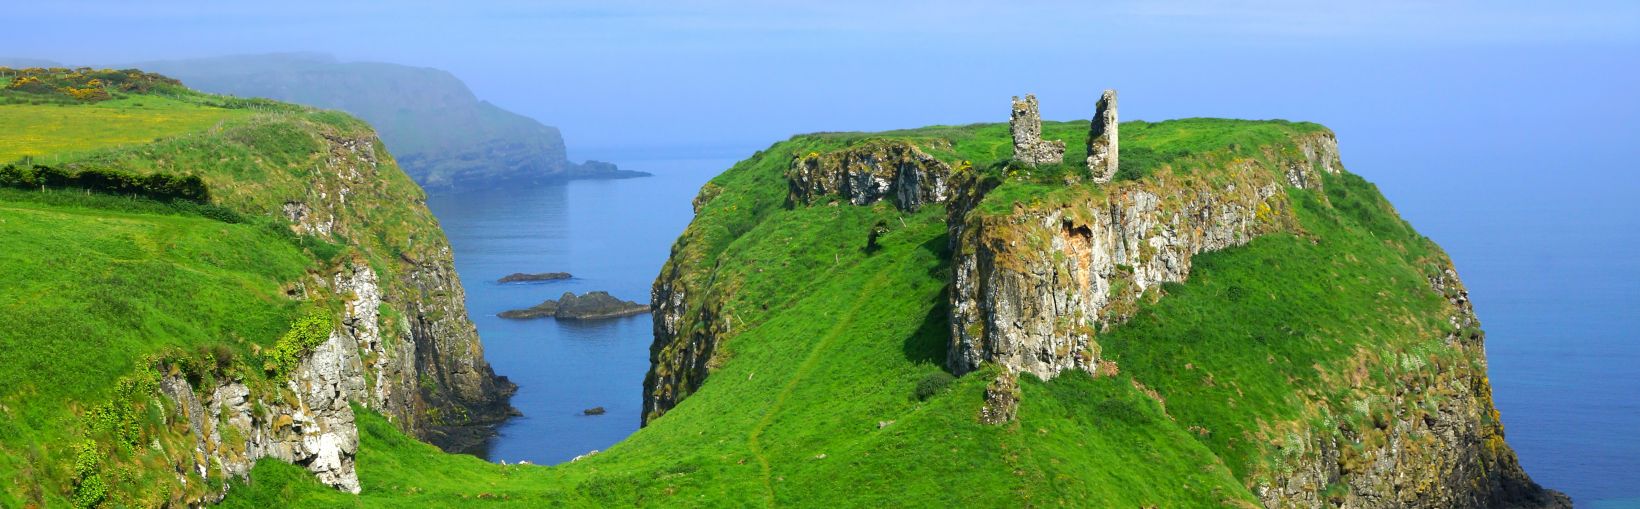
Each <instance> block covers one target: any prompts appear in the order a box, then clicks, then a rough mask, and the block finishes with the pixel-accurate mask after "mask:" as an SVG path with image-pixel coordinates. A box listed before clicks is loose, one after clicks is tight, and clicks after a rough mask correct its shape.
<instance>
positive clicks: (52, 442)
mask: <svg viewBox="0 0 1640 509" xmlns="http://www.w3.org/2000/svg"><path fill="white" fill-rule="evenodd" d="M23 99H26V98H21V99H20V98H19V96H18V94H17V93H16V92H15V91H0V153H5V154H8V155H7V156H6V157H7V158H8V159H15V157H14V156H18V154H28V155H33V156H40V157H36V159H35V160H34V161H31V162H38V163H49V164H52V165H53V166H55V167H59V168H63V169H66V170H68V171H76V170H78V169H86V168H96V169H104V168H106V169H109V170H112V171H118V172H123V173H128V174H132V175H147V174H152V173H165V174H171V175H197V176H199V177H201V178H202V179H203V180H204V181H205V183H206V185H207V187H209V188H210V191H211V196H212V198H211V202H210V203H194V202H189V201H180V200H179V201H169V202H167V201H157V200H153V199H147V198H142V197H137V196H127V195H115V194H101V193H98V192H93V191H90V190H86V189H44V190H41V189H10V188H7V189H0V289H4V290H3V292H0V321H3V322H4V323H5V324H6V327H4V330H0V359H4V360H5V361H4V362H0V473H3V474H4V475H0V507H24V506H29V505H32V504H44V505H46V506H52V507H55V506H64V505H71V504H78V503H80V502H85V501H89V500H96V499H99V498H100V499H102V501H103V503H104V505H106V506H137V507H142V506H156V505H161V504H167V503H170V504H175V503H178V502H179V501H180V500H183V499H184V498H185V497H199V496H202V495H203V494H204V493H206V492H207V491H208V490H213V489H216V488H217V487H219V486H220V485H221V483H222V482H223V480H222V479H220V476H216V477H210V478H204V477H201V476H200V475H199V474H197V473H194V472H189V473H187V477H186V479H185V480H183V481H179V480H178V479H179V477H178V475H177V474H176V473H175V472H174V470H175V469H176V468H177V467H175V466H174V465H176V464H177V462H185V461H188V460H187V456H185V455H184V453H181V451H192V450H193V447H194V445H193V442H192V438H191V435H189V434H188V432H187V430H186V429H185V427H184V425H182V424H178V423H177V422H176V419H172V418H169V417H167V415H168V414H169V413H170V412H171V411H172V409H169V408H167V405H168V404H167V403H163V402H161V400H160V399H158V398H157V397H156V396H157V392H156V390H157V389H156V387H155V385H154V384H155V381H156V380H157V379H158V377H159V376H161V375H178V376H184V377H186V378H187V379H188V380H189V381H190V382H191V383H192V384H193V385H194V386H196V387H208V386H211V385H213V384H214V383H215V381H214V380H215V379H219V378H223V377H230V378H234V379H240V380H242V381H243V382H245V383H246V384H247V385H249V386H251V387H252V389H253V390H258V391H264V392H272V389H271V387H272V386H273V385H274V384H275V383H276V382H277V380H276V378H277V377H278V376H279V375H280V373H279V372H280V371H282V370H284V369H288V366H289V365H290V364H291V361H292V359H293V358H294V356H296V355H300V354H301V353H302V352H303V351H305V350H306V349H309V348H311V347H312V345H313V344H314V343H315V342H316V341H318V340H320V339H322V337H324V336H325V335H327V334H328V332H329V330H330V328H331V327H332V326H333V325H334V317H335V316H336V315H337V313H339V309H338V307H339V306H340V305H341V304H340V303H339V302H336V300H337V299H335V298H331V297H326V296H325V292H323V291H313V290H314V289H313V288H308V286H309V285H311V284H312V283H311V279H310V278H311V277H314V276H316V275H319V274H324V273H328V272H330V271H333V270H335V268H336V267H338V266H339V265H340V264H344V263H348V264H352V263H364V264H369V265H371V266H373V267H375V268H376V272H377V273H378V275H379V276H380V277H381V279H382V284H383V287H384V290H386V291H388V292H391V293H393V294H396V295H414V293H412V292H411V290H409V288H408V287H409V286H410V283H409V282H408V281H405V280H404V279H403V278H402V277H401V270H402V269H401V267H404V266H405V265H406V264H405V263H403V262H400V259H401V257H408V258H413V259H417V260H424V261H429V262H433V261H438V260H441V259H447V257H448V254H447V252H446V251H443V250H441V246H444V244H443V236H442V232H439V231H438V230H437V223H436V221H434V219H433V218H432V216H431V214H430V213H428V212H427V210H426V209H425V208H424V207H421V206H420V205H419V204H420V203H421V200H422V199H423V198H424V194H423V193H422V192H421V190H420V189H419V188H417V187H416V186H415V184H414V183H412V182H411V181H410V180H409V178H408V177H407V176H405V175H404V174H403V173H402V172H399V171H398V170H397V168H396V166H395V165H394V163H393V160H392V159H391V157H390V156H389V155H388V154H387V152H386V151H385V149H383V148H382V147H381V144H380V143H378V142H375V140H374V134H373V132H372V131H371V130H370V127H369V126H368V125H366V124H364V123H363V122H360V121H358V120H356V119H353V118H351V117H348V116H346V115H345V114H340V113H336V112H328V111H318V110H312V109H308V108H303V107H298V106H293V105H286V104H280V103H272V102H268V101H261V100H241V99H233V98H225V97H218V96H211V95H205V94H198V93H194V92H191V91H187V90H182V89H176V88H174V87H172V88H164V89H162V90H156V91H155V92H154V93H119V94H117V95H116V98H115V99H113V100H107V101H101V102H91V103H82V102H74V101H71V100H68V99H64V100H61V101H57V102H51V103H49V104H34V103H33V102H31V101H25V100H23ZM330 140H344V142H345V143H346V144H348V146H351V147H352V148H346V147H344V148H342V149H340V151H341V152H344V153H335V152H333V151H332V150H331V149H330V147H331V146H332V145H331V142H330ZM8 151H9V152H8ZM366 158H371V159H372V160H373V161H374V164H370V167H369V168H365V167H364V165H366V164H368V163H369V162H370V161H366V160H365V159H366ZM335 165H339V166H340V168H338V169H333V168H335ZM354 168H357V171H358V173H350V172H352V171H354ZM367 176H368V178H367ZM342 186H346V192H347V193H348V198H349V202H348V205H349V206H341V205H335V206H331V205H332V204H331V203H330V202H320V201H315V199H314V196H315V195H317V193H326V195H328V196H332V197H333V196H336V195H338V194H340V193H341V192H342V191H341V187H342ZM310 193H313V195H310ZM290 201H308V202H312V205H311V206H312V207H313V210H314V211H315V212H316V213H326V214H331V216H332V217H334V218H335V219H336V223H335V224H336V231H335V232H333V233H332V234H330V235H327V236H325V237H323V238H320V237H314V236H309V235H298V234H295V233H292V231H291V229H290V224H289V221H288V220H287V219H286V218H285V217H284V213H283V211H282V210H281V209H282V206H283V205H284V204H285V203H287V202H290ZM369 204H398V205H399V206H360V205H369ZM304 294H305V295H306V298H305V299H299V298H297V297H293V295H294V296H301V295H304ZM382 313H383V316H384V323H383V333H384V334H398V333H399V332H400V330H399V329H398V328H397V322H396V321H393V320H391V319H390V318H391V317H392V316H396V315H395V313H398V311H397V310H395V309H392V308H391V307H384V308H383V309H382ZM270 365H271V366H272V368H273V369H272V372H270V371H269V370H268V367H269V366H270ZM440 389H441V388H440V387H437V386H435V387H433V388H432V390H440ZM155 443H158V444H160V447H157V448H155V447H151V445H152V444H155Z"/></svg>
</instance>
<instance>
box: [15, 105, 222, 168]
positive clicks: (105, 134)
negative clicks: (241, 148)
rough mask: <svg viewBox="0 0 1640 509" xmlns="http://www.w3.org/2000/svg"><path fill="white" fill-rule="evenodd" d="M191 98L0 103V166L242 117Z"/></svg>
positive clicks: (62, 156)
mask: <svg viewBox="0 0 1640 509" xmlns="http://www.w3.org/2000/svg"><path fill="white" fill-rule="evenodd" d="M190 99H191V98H172V97H162V96H131V97H126V98H122V99H117V100H112V101H104V102H99V103H94V104H60V103H59V104H0V126H4V129H0V164H5V163H10V162H14V161H16V160H18V159H20V158H22V157H25V156H32V157H34V158H35V160H36V161H38V162H40V163H45V164H55V163H56V162H61V161H66V160H70V159H72V154H73V153H75V152H80V151H86V150H93V149H99V148H107V147H117V146H126V145H136V144H143V143H149V142H152V141H154V140H155V139H156V138H163V137H166V136H174V135H177V134H182V133H187V132H194V131H200V130H203V129H206V128H209V127H211V126H214V125H217V124H218V123H220V122H223V121H228V120H233V119H237V118H242V117H244V116H247V115H249V114H250V111H249V110H244V109H227V108H213V107H208V106H203V105H200V104H198V103H199V101H197V100H190Z"/></svg>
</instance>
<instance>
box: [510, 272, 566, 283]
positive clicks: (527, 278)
mask: <svg viewBox="0 0 1640 509" xmlns="http://www.w3.org/2000/svg"><path fill="white" fill-rule="evenodd" d="M569 278H570V275H569V273H568V272H540V273H535V274H528V273H524V272H514V273H512V274H508V275H506V276H505V277H502V278H501V279H499V280H496V282H497V283H530V282H535V281H556V280H559V279H569Z"/></svg>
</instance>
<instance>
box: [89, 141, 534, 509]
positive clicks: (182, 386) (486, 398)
mask: <svg viewBox="0 0 1640 509" xmlns="http://www.w3.org/2000/svg"><path fill="white" fill-rule="evenodd" d="M270 140H277V141H279V142H280V143H273V142H272V141H270ZM201 144H205V145H210V146H213V147H216V150H219V151H220V153H225V154H233V155H230V156H222V157H219V156H217V155H215V154H201V153H200V151H199V150H198V148H197V147H198V146H200V145H201ZM201 158H204V160H205V161H211V162H216V163H218V164H227V161H230V160H234V159H238V162H239V163H240V164H243V166H239V167H237V168H236V171H209V172H204V173H203V174H202V175H201V176H202V177H204V179H205V181H206V182H207V184H208V185H209V186H210V188H211V189H212V190H213V201H214V203H215V204H216V205H217V206H220V207H221V208H223V209H227V210H229V211H232V213H233V214H238V215H240V216H241V217H242V218H258V219H254V221H260V222H268V223H269V226H270V227H272V228H278V229H283V230H287V231H288V232H289V233H288V235H286V237H287V238H288V241H291V242H295V243H297V244H299V245H304V246H308V251H307V252H308V254H309V255H310V256H312V257H313V260H312V263H313V266H312V267H310V268H309V269H308V271H307V274H306V275H305V276H303V277H301V278H299V279H296V280H292V281H284V282H281V283H282V287H283V289H284V295H283V297H284V298H285V299H286V301H287V303H288V304H289V305H298V306H302V307H304V308H310V309H313V310H314V311H312V313H313V316H316V317H321V318H320V319H316V321H315V322H314V323H320V324H322V325H320V326H319V327H323V328H324V330H320V331H318V332H316V333H315V334H321V335H320V336H318V338H320V339H322V341H318V342H317V343H316V344H306V343H303V342H302V341H300V340H297V339H291V338H299V337H303V336H301V335H300V334H297V330H298V329H297V327H301V325H300V324H297V325H293V326H292V327H293V329H292V332H291V333H289V334H288V336H289V337H288V338H282V339H280V341H279V343H277V344H276V345H274V346H273V347H271V348H264V347H259V346H253V347H252V348H251V350H252V352H251V353H250V354H249V355H245V356H243V357H241V358H238V359H235V358H233V356H232V354H231V353H227V352H230V351H229V350H224V349H221V348H219V349H218V351H220V352H224V353H213V354H211V356H212V357H211V358H212V359H214V360H210V361H208V362H202V361H199V360H196V354H192V353H189V352H187V351H172V352H170V353H162V354H159V355H158V357H156V360H155V361H154V362H156V363H157V364H156V369H157V370H158V373H159V374H160V379H159V381H158V383H157V390H158V393H159V394H160V395H163V396H164V402H163V408H165V409H166V412H165V413H164V416H165V418H164V422H163V424H161V425H159V426H158V427H157V428H156V429H153V430H148V431H145V432H144V433H145V436H151V437H152V438H153V444H154V446H153V447H154V448H155V449H154V451H156V453H155V454H157V455H159V456H160V457H162V458H164V459H163V460H160V461H163V462H165V463H168V464H169V465H170V466H171V468H172V469H174V471H175V472H176V475H175V478H174V479H172V480H171V481H174V482H175V483H176V484H175V485H174V486H170V487H168V488H164V489H161V490H160V491H159V492H160V493H166V492H169V493H170V494H171V495H170V500H171V502H172V503H182V504H188V505H193V504H198V503H202V502H210V501H214V500H219V499H220V498H221V497H222V496H223V495H224V492H225V490H226V489H227V486H228V485H227V484H226V483H225V482H224V481H226V480H228V479H234V478H243V477H244V476H246V475H247V474H248V473H249V472H250V469H251V467H252V465H253V464H254V463H255V462H256V461H257V460H258V459H261V458H274V459H279V460H283V461H286V462H290V463H293V464H297V465H300V466H303V467H304V468H306V469H307V470H308V471H310V472H312V473H313V474H314V475H315V476H316V477H317V478H318V479H319V480H320V481H321V482H323V483H325V484H328V485H331V486H333V487H335V488H337V489H341V490H344V491H350V492H355V493H357V492H359V491H360V490H361V489H368V488H367V487H362V486H361V484H360V481H359V478H358V475H357V473H356V472H355V469H354V465H355V456H356V454H357V451H358V446H359V445H358V431H357V429H356V428H355V424H354V406H355V405H356V406H358V407H362V408H366V409H370V410H372V411H375V412H379V413H381V414H383V415H385V416H386V417H387V418H388V419H389V420H391V421H393V422H394V423H396V424H397V425H398V426H399V427H400V428H402V429H403V430H405V431H407V432H410V433H411V434H413V435H415V436H417V437H418V438H421V439H423V440H426V441H429V442H431V443H433V444H435V445H439V446H441V447H443V448H445V449H446V450H451V451H460V450H464V449H466V448H468V447H471V446H472V445H473V444H475V443H477V442H479V441H481V440H482V439H484V438H486V437H487V436H488V435H489V434H490V425H493V424H495V423H498V422H500V421H501V420H503V419H505V418H506V417H508V416H509V415H511V414H513V413H514V411H513V410H512V408H511V407H510V406H509V405H508V404H507V399H508V397H509V396H510V394H511V393H512V391H513V389H514V386H513V385H512V384H511V383H510V382H508V381H507V380H506V378H505V377H498V376H496V375H495V374H494V372H493V371H492V370H491V368H490V366H489V364H488V362H486V361H485V359H484V351H483V346H482V345H481V344H480V343H479V338H478V336H477V332H476V329H475V328H474V326H473V324H472V322H471V321H470V320H469V319H468V317H467V313H466V309H465V307H464V296H463V292H462V288H461V283H460V280H459V278H458V277H457V275H456V272H455V269H454V265H453V261H452V257H451V251H450V247H449V245H448V243H447V241H446V240H445V237H444V234H443V232H442V231H441V230H439V228H438V223H437V221H436V220H434V218H433V217H432V214H431V213H430V212H429V211H428V210H427V208H426V206H425V204H424V201H425V196H424V194H423V193H422V191H421V190H420V189H419V188H417V187H416V186H415V184H414V183H412V182H411V181H410V179H409V178H408V177H407V176H406V175H405V174H404V173H403V172H401V171H399V169H398V167H397V165H396V164H395V163H394V161H393V159H392V157H391V156H389V155H388V154H387V152H386V151H385V150H384V149H383V148H382V144H381V142H380V141H379V140H378V139H377V138H376V137H375V135H374V133H373V132H372V131H371V130H370V128H369V126H367V125H364V124H363V123H361V122H358V121H356V120H353V119H351V118H347V117H344V116H340V115H337V114H333V113H326V112H314V111H309V110H294V111H290V112H284V113H276V114H270V115H267V116H265V117H261V118H256V119H253V120H252V121H249V122H244V123H239V124H229V125H227V126H222V127H219V128H218V129H216V130H212V131H210V132H206V133H199V134H197V135H194V136H191V137H182V138H178V139H173V140H162V141H160V142H156V143H155V144H153V145H148V146H144V147H141V148H139V149H137V150H131V151H127V150H121V151H113V152H110V153H107V154H99V155H93V156H92V157H90V158H89V159H88V160H87V161H86V162H84V163H78V164H86V165H108V166H114V167H123V168H128V169H130V170H131V171H134V172H155V171H158V172H165V171H175V170H174V169H175V168H178V167H195V168H197V167H200V166H194V165H197V164H201ZM238 220H239V221H246V220H247V219H238ZM241 305H245V304H243V303H241ZM256 305H260V306H271V307H274V308H275V309H278V306H285V305H287V304H285V303H278V302H271V303H260V304H256ZM241 341H242V340H241ZM284 356H294V358H293V359H292V360H293V362H294V365H293V366H291V367H290V368H289V369H288V371H285V370H284V368H278V369H276V368H277V367H278V366H281V364H280V363H281V362H283V361H282V359H284V358H285V357H284ZM259 368H260V369H259ZM263 369H265V370H267V372H266V373H267V374H265V375H264V374H263V373H262V370H263ZM140 373H142V372H141V371H139V374H138V375H134V376H137V377H139V378H140V377H141V376H142V375H141V374H140ZM137 404H138V405H141V404H142V403H141V402H140V401H139V402H138V403H137ZM179 448H182V449H179ZM191 481H192V482H193V484H190V482H191ZM200 481H204V483H203V484H202V483H200ZM150 488H152V487H150ZM121 489H134V488H133V487H131V486H126V487H124V488H121Z"/></svg>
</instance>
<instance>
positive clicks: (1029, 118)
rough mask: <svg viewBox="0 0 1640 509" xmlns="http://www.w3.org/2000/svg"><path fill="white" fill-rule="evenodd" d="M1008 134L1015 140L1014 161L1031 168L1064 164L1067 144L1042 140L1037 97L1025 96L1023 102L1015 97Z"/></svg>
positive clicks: (1009, 119)
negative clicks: (1040, 165) (1041, 165)
mask: <svg viewBox="0 0 1640 509" xmlns="http://www.w3.org/2000/svg"><path fill="white" fill-rule="evenodd" d="M1008 132H1009V133H1010V134H1012V135H1013V138H1014V160H1017V161H1019V162H1022V163H1025V164H1029V165H1031V166H1036V165H1039V164H1059V163H1061V162H1064V160H1065V142H1064V141H1060V140H1053V141H1044V140H1043V139H1042V117H1041V115H1040V114H1039V113H1038V112H1037V107H1036V96H1035V95H1032V94H1025V100H1023V101H1021V100H1019V97H1018V96H1015V97H1014V100H1013V111H1012V113H1011V114H1010V115H1009V118H1008Z"/></svg>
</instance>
